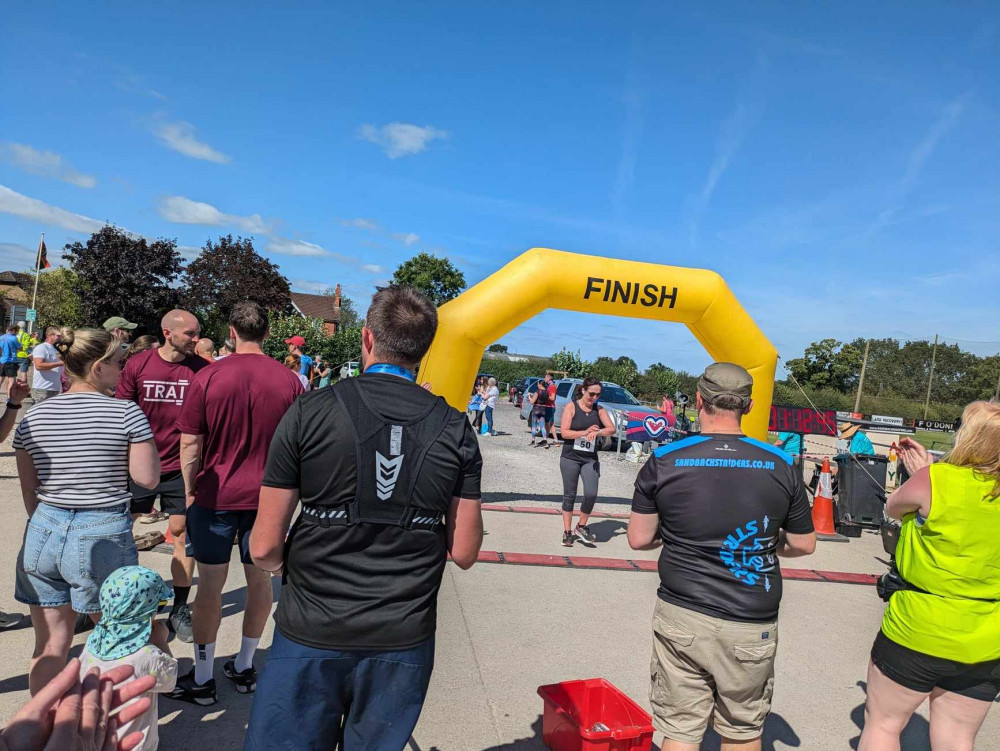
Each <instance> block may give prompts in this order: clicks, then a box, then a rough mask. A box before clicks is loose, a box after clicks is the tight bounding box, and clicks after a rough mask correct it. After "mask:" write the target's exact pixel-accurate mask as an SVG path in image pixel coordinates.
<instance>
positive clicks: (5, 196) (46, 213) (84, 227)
mask: <svg viewBox="0 0 1000 751" xmlns="http://www.w3.org/2000/svg"><path fill="white" fill-rule="evenodd" d="M0 212H3V213H5V214H13V215H14V216H19V217H21V218H22V219H28V220H30V221H33V222H38V223H39V224H51V225H55V226H57V227H62V228H63V229H68V230H71V231H73V232H86V233H89V232H97V231H98V230H99V229H101V227H103V226H104V222H101V221H98V220H97V219H91V218H90V217H89V216H83V215H82V214H74V213H73V212H72V211H66V210H65V209H60V208H59V207H58V206H50V205H49V204H47V203H44V202H43V201H39V200H38V199H37V198H29V197H28V196H25V195H22V194H20V193H18V192H16V191H13V190H11V189H10V188H8V187H6V186H5V185H0Z"/></svg>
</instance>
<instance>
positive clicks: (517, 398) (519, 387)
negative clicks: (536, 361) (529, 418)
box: [511, 376, 542, 420]
mask: <svg viewBox="0 0 1000 751" xmlns="http://www.w3.org/2000/svg"><path fill="white" fill-rule="evenodd" d="M540 380H542V379H541V378H539V377H538V376H528V377H527V378H520V379H518V380H517V381H515V382H514V385H513V386H512V387H511V388H512V389H513V390H514V392H515V393H514V400H513V401H514V406H515V407H518V408H520V406H521V404H522V403H523V402H524V395H525V394H526V393H528V389H530V388H531V387H532V386H534V385H535V384H536V383H538V382H539V381H540ZM521 419H522V420H523V419H524V416H523V415H522V417H521Z"/></svg>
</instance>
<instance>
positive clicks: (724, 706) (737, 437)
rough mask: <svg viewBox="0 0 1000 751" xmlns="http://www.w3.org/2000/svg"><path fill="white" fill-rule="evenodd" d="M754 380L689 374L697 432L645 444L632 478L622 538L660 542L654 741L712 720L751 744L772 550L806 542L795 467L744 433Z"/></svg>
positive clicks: (773, 592) (769, 656)
mask: <svg viewBox="0 0 1000 751" xmlns="http://www.w3.org/2000/svg"><path fill="white" fill-rule="evenodd" d="M752 387H753V379H752V377H751V376H750V374H749V373H748V372H747V371H746V370H744V369H743V368H741V367H740V366H738V365H734V364H732V363H714V364H713V365H710V366H709V367H708V368H707V369H706V370H705V373H704V375H703V376H702V377H701V380H699V382H698V397H697V407H698V416H699V421H700V423H701V434H700V435H697V436H692V437H690V438H687V439H685V440H683V441H679V442H676V443H672V444H668V445H666V446H663V447H662V448H660V449H658V450H657V451H655V452H654V454H653V458H651V459H650V461H648V462H647V463H646V465H645V466H644V467H643V468H642V470H640V472H639V475H638V477H637V479H636V482H635V495H634V497H633V500H632V516H631V519H630V520H629V528H628V541H629V545H631V546H632V548H633V549H635V550H648V549H651V548H654V547H656V546H658V545H661V544H662V545H663V549H662V551H661V552H660V562H659V572H660V587H659V590H658V592H657V594H658V595H659V601H658V602H657V604H656V610H655V614H654V617H653V658H654V670H655V672H654V675H653V679H652V685H651V688H650V703H651V704H652V708H653V718H654V719H653V721H654V724H655V725H656V727H657V728H658V729H659V730H660V732H662V733H663V734H664V735H665V736H666V738H667V739H668V741H673V742H674V743H675V744H677V745H668V746H665V747H664V748H668V747H669V748H677V749H680V748H696V747H697V745H698V744H699V743H700V742H701V739H702V737H703V736H704V734H705V730H706V729H707V727H708V722H709V720H710V719H711V718H712V717H713V715H714V718H715V719H714V723H713V724H714V727H715V730H716V731H717V732H718V733H719V735H721V736H722V738H723V747H724V748H726V747H728V746H727V741H731V742H733V743H734V744H742V745H740V748H741V749H744V748H745V749H746V751H755V750H758V749H760V735H761V732H762V731H763V727H764V720H765V719H766V717H767V715H768V713H769V712H770V708H771V693H772V689H773V684H774V657H775V653H776V650H777V645H778V623H777V620H778V605H779V603H780V601H781V568H780V566H779V565H778V560H777V556H782V557H789V558H790V557H796V556H803V555H809V554H810V553H812V552H813V550H815V548H816V535H815V534H814V532H813V525H812V517H811V512H810V509H809V503H808V501H807V499H806V494H805V490H804V488H803V485H802V476H801V475H800V474H799V472H798V471H797V470H796V469H795V467H794V465H793V464H792V460H791V457H790V456H788V455H787V454H785V453H784V452H783V451H781V450H780V449H778V448H776V447H774V446H771V445H769V444H767V443H763V442H762V441H758V440H755V439H753V438H748V437H747V436H744V435H743V432H742V430H741V428H740V418H741V417H742V415H745V414H747V413H748V412H749V411H750V410H751V409H752V408H753V400H752V399H751V398H750V393H751V389H752Z"/></svg>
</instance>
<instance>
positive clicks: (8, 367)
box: [2, 362, 17, 378]
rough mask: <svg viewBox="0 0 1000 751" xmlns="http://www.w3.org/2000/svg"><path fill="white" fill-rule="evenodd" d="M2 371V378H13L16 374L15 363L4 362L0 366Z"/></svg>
mask: <svg viewBox="0 0 1000 751" xmlns="http://www.w3.org/2000/svg"><path fill="white" fill-rule="evenodd" d="M2 373H3V377H4V378H15V377H16V376H17V363H16V362H5V363H4V364H3V366H2Z"/></svg>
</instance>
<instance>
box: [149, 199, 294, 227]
mask: <svg viewBox="0 0 1000 751" xmlns="http://www.w3.org/2000/svg"><path fill="white" fill-rule="evenodd" d="M160 216H162V217H163V218H164V219H166V220H167V221H168V222H176V223H177V224H202V225H205V226H208V227H225V226H230V225H231V226H233V227H238V228H239V229H241V230H243V231H244V232H247V233H249V234H253V235H270V234H271V232H273V230H274V228H273V226H272V225H270V224H268V223H267V222H265V221H264V220H263V219H262V218H261V216H260V214H250V215H249V216H240V215H238V214H226V213H224V212H222V211H219V210H218V209H217V208H215V206H213V205H212V204H210V203H203V202H201V201H192V200H191V199H190V198H185V197H184V196H167V197H166V198H164V199H163V200H162V201H161V202H160Z"/></svg>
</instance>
